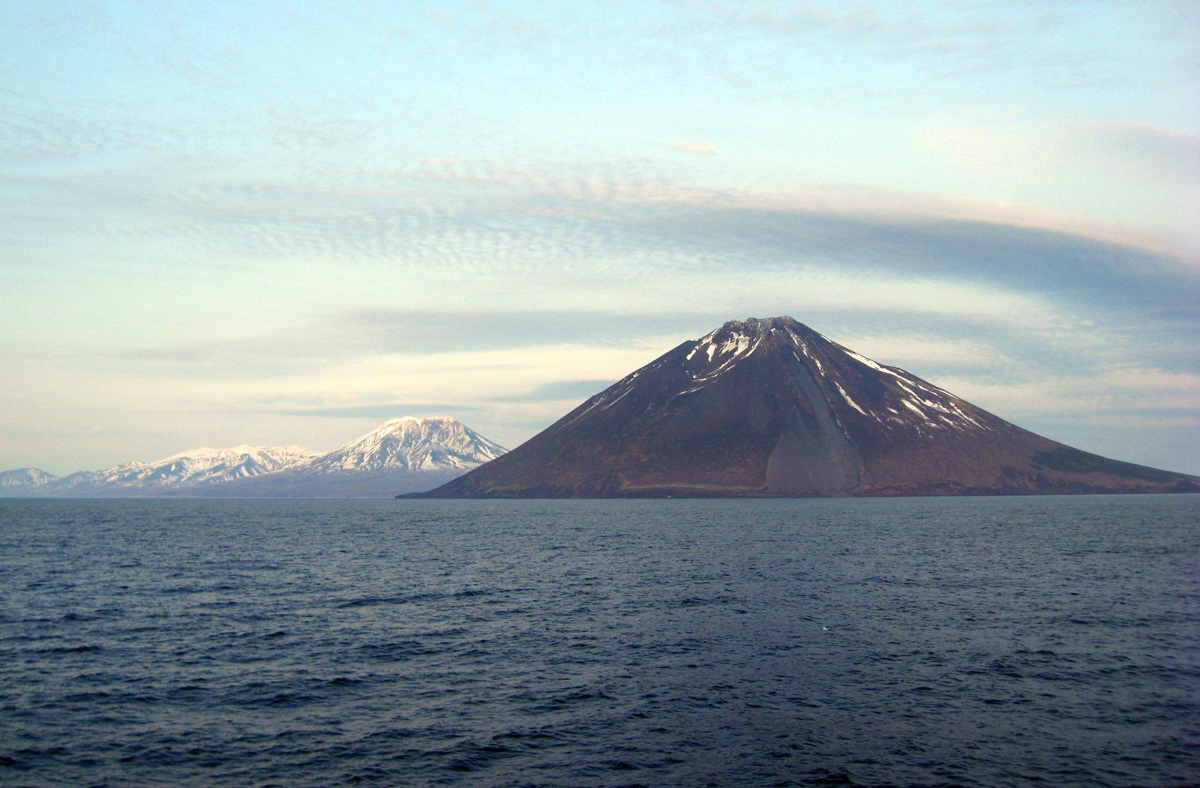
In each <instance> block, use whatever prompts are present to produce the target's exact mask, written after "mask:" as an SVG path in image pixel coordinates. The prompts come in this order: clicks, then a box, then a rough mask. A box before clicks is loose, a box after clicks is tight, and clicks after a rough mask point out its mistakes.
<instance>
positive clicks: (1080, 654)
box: [0, 495, 1200, 788]
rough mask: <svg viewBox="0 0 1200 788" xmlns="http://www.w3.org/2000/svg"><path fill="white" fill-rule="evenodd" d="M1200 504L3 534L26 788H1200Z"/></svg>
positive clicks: (270, 511) (491, 514)
mask: <svg viewBox="0 0 1200 788" xmlns="http://www.w3.org/2000/svg"><path fill="white" fill-rule="evenodd" d="M1198 526H1200V497H1197V496H1183V495H1181V496H1126V497H1061V498H1060V497H1031V498H974V499H954V498H943V499H902V500H783V501H777V500H755V501H746V500H738V501H574V502H566V501H521V502H517V501H451V502H442V501H403V502H396V501H386V502H327V503H310V502H282V501H280V502H228V501H226V502H187V501H170V502H165V501H114V502H98V501H15V500H10V501H4V502H0V600H3V606H2V608H0V783H2V784H4V785H11V786H52V785H78V786H105V785H111V786H151V785H154V786H157V785H167V784H169V785H174V786H238V787H239V788H240V787H241V786H267V785H276V786H289V787H290V786H327V785H388V786H391V785H472V786H614V787H615V786H632V785H645V786H677V785H717V786H728V785H746V786H763V785H838V784H842V785H849V784H853V785H862V786H918V785H920V786H925V785H930V786H932V785H962V786H996V787H997V788H999V787H1000V786H1013V785H1027V784H1033V783H1035V782H1040V783H1049V784H1053V785H1055V786H1081V787H1082V786H1089V788H1090V787H1092V786H1119V785H1156V786H1165V785H1182V784H1185V783H1188V782H1190V781H1193V780H1195V779H1196V775H1197V774H1200V755H1197V753H1200V733H1198V726H1197V721H1198V720H1200V664H1198V660H1197V654H1200V626H1198V625H1200V601H1198V600H1200V575H1198V574H1197V572H1196V567H1197V566H1200V527H1198Z"/></svg>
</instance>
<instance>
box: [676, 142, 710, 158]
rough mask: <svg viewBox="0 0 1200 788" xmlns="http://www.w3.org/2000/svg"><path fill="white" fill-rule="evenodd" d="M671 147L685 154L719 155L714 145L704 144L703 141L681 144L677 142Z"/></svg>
mask: <svg viewBox="0 0 1200 788" xmlns="http://www.w3.org/2000/svg"><path fill="white" fill-rule="evenodd" d="M671 147H672V148H674V149H675V150H680V151H683V152H685V153H699V154H701V155H703V156H716V155H717V151H716V148H714V147H713V146H712V145H710V144H708V143H707V142H704V141H703V140H697V141H696V142H689V141H687V140H680V141H679V142H676V143H675V144H674V145H672V146H671Z"/></svg>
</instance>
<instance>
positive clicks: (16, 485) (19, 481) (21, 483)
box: [0, 468, 59, 495]
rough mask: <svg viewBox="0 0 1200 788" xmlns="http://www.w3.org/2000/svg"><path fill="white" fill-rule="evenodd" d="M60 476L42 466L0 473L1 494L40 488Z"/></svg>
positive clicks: (19, 492) (18, 492) (12, 493)
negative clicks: (44, 469)
mask: <svg viewBox="0 0 1200 788" xmlns="http://www.w3.org/2000/svg"><path fill="white" fill-rule="evenodd" d="M58 478H59V477H57V476H55V475H54V474H52V473H46V472H45V471H43V470H42V469H41V468H18V469H17V470H15V471H4V472H3V473H0V495H14V494H21V493H25V492H30V491H34V490H38V489H40V488H42V487H45V486H46V485H48V484H52V483H53V482H55V481H57V480H58Z"/></svg>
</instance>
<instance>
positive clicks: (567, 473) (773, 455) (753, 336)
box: [418, 317, 1200, 498]
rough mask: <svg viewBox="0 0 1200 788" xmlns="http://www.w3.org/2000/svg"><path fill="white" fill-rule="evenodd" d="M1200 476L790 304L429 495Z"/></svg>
mask: <svg viewBox="0 0 1200 788" xmlns="http://www.w3.org/2000/svg"><path fill="white" fill-rule="evenodd" d="M1134 492H1200V478H1197V477H1194V476H1186V475H1183V474H1179V473H1171V472H1168V471H1160V470H1155V469H1153V468H1146V467H1143V466H1140V465H1132V464H1130V463H1125V462H1118V461H1116V460H1109V459H1106V458H1104V457H1100V456H1097V455H1095V454H1089V453H1087V452H1083V451H1079V450H1078V449H1073V448H1071V447H1069V446H1064V445H1063V444H1061V443H1056V442H1055V441H1052V440H1049V439H1047V438H1043V437H1041V436H1039V435H1035V434H1033V433H1032V432H1029V431H1027V430H1023V429H1021V428H1020V427H1017V426H1014V425H1012V424H1010V423H1008V422H1007V421H1004V420H1003V419H1001V418H998V417H997V416H993V415H992V414H990V413H988V412H987V411H984V410H981V409H979V408H977V407H975V406H974V405H972V404H970V403H969V402H965V401H963V400H961V399H959V398H958V397H955V396H954V395H953V394H950V393H949V392H946V391H943V390H942V389H940V388H938V387H937V386H934V385H931V384H929V383H926V382H925V381H923V380H921V379H920V378H918V377H915V376H913V375H910V374H908V373H907V372H905V371H904V370H901V369H897V368H896V367H888V366H883V365H880V364H876V363H875V362H874V361H871V360H870V359H868V358H864V357H863V356H860V355H858V354H857V353H854V352H853V351H850V350H847V349H846V348H843V347H842V346H840V345H838V344H836V343H834V342H831V341H829V340H828V339H826V338H825V337H823V336H821V335H820V334H818V333H817V332H815V331H813V330H812V329H810V328H808V327H806V326H803V325H801V324H800V323H797V322H796V321H795V320H793V319H792V318H790V317H777V318H772V319H769V320H756V319H753V318H752V319H750V320H746V321H744V322H741V321H732V322H729V323H726V324H725V325H724V326H722V327H721V328H719V329H717V330H716V331H714V332H712V333H711V334H709V335H708V336H705V337H703V338H701V339H699V340H697V341H695V342H685V343H683V344H682V345H680V346H679V347H677V348H675V349H674V350H672V351H670V352H669V353H667V354H666V355H664V356H662V357H660V358H658V359H657V360H656V361H653V362H651V363H650V364H648V365H646V366H645V367H642V368H641V369H639V370H638V371H636V372H634V373H633V374H632V375H629V376H628V377H627V378H625V379H624V380H622V381H620V382H618V383H616V384H615V385H613V386H611V387H610V388H608V389H607V390H605V391H603V392H601V393H599V394H597V395H596V396H594V397H592V398H591V399H589V400H588V401H587V402H584V403H583V404H582V405H580V406H579V407H578V408H576V409H575V410H573V411H571V412H570V413H568V414H567V415H566V416H564V417H563V418H562V419H560V420H559V421H558V422H557V423H555V424H553V425H552V426H550V427H549V428H547V429H546V430H545V431H543V432H541V433H539V434H538V435H536V436H534V437H533V438H531V439H530V440H528V441H527V442H526V443H524V444H523V445H521V446H519V447H517V448H516V449H514V450H513V451H511V452H509V453H508V454H505V455H504V456H502V457H499V458H497V459H495V460H492V461H491V462H488V463H487V464H485V465H483V466H481V467H479V468H477V469H476V470H474V471H471V472H470V473H468V474H466V475H465V476H461V477H459V478H458V479H455V480H454V481H452V482H450V483H448V484H445V485H443V486H441V487H439V488H437V489H435V490H432V491H430V492H427V493H421V494H418V497H436V498H577V497H578V498H610V497H666V496H675V497H685V496H686V497H749V496H756V497H806V496H889V495H987V494H1036V493H1134Z"/></svg>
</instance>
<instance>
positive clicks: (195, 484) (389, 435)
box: [0, 416, 506, 498]
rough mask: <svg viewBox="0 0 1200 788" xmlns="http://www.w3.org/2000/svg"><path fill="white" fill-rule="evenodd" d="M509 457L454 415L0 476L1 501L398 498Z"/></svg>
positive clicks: (391, 421) (15, 472)
mask: <svg viewBox="0 0 1200 788" xmlns="http://www.w3.org/2000/svg"><path fill="white" fill-rule="evenodd" d="M505 451H506V450H505V449H504V447H502V446H500V445H498V444H496V443H493V442H492V441H490V440H488V439H487V438H484V437H483V436H481V435H480V434H479V433H477V432H475V431H474V430H472V429H470V428H469V427H466V426H465V425H463V424H462V423H461V422H459V421H457V420H456V419H452V418H449V417H437V418H425V419H420V418H413V417H411V416H406V417H403V418H398V419H392V420H390V421H387V422H385V423H383V424H381V425H380V426H379V427H377V428H375V429H374V430H372V431H371V432H368V433H367V434H366V435H362V436H360V437H358V438H355V439H354V440H352V441H350V442H348V443H345V444H343V445H342V446H339V447H338V448H336V449H334V450H333V451H330V452H327V453H325V454H322V453H320V452H315V451H312V450H310V449H305V448H302V447H299V446H288V447H263V446H257V447H255V446H236V447H234V448H231V449H207V448H206V449H192V450H189V451H184V452H180V453H178V454H174V455H172V456H170V457H167V458H165V459H162V460H157V461H155V462H130V463H125V464H124V465H118V466H116V467H114V468H109V469H107V470H103V471H80V472H79V473H73V474H70V475H69V476H62V477H59V476H54V475H52V474H49V473H46V472H45V471H42V470H39V469H37V468H21V469H18V470H15V471H7V472H4V473H0V497H10V498H11V497H37V498H166V497H176V498H178V497H187V498H392V497H393V496H395V495H396V493H397V492H411V491H418V490H428V489H430V488H433V487H437V486H438V485H440V484H443V483H444V482H446V481H449V480H450V479H453V478H455V477H457V476H461V475H462V474H464V473H466V472H467V471H469V470H471V469H473V468H477V467H479V466H480V465H482V464H483V463H485V462H487V461H488V460H492V459H495V458H496V457H499V456H500V455H501V454H503V453H504V452H505Z"/></svg>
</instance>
